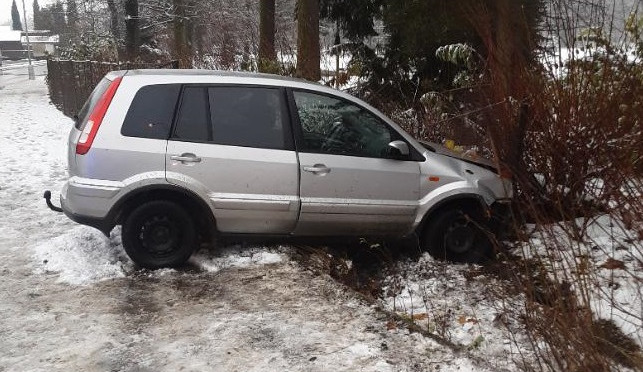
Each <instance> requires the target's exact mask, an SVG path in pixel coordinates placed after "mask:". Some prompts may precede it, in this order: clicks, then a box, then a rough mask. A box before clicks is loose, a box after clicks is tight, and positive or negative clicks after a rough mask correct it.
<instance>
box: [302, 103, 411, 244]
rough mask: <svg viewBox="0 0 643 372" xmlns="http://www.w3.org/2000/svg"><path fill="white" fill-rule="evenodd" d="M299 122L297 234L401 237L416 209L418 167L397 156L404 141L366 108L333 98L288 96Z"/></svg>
mask: <svg viewBox="0 0 643 372" xmlns="http://www.w3.org/2000/svg"><path fill="white" fill-rule="evenodd" d="M292 96H293V100H294V103H295V106H296V112H297V117H298V122H299V125H298V126H296V132H298V136H297V138H298V151H299V162H300V166H301V169H300V173H301V180H300V182H301V184H300V196H301V213H300V216H299V222H298V224H297V228H296V230H295V233H296V234H301V235H317V234H333V235H341V234H349V235H359V234H403V233H406V232H408V231H409V230H410V228H411V226H412V224H413V221H414V218H415V213H416V210H417V202H418V198H419V185H420V166H419V162H418V160H419V159H417V158H414V157H413V156H411V157H409V158H406V159H399V158H398V159H396V158H394V157H392V156H391V155H389V146H388V144H389V143H390V142H391V141H395V140H403V138H402V137H401V136H400V135H399V133H397V132H396V131H395V130H394V129H393V128H391V127H390V126H389V125H388V124H387V123H386V122H384V121H383V120H381V119H380V118H379V117H378V116H376V115H375V114H374V113H372V112H370V111H369V110H366V109H365V108H363V107H361V106H359V105H357V104H355V103H353V102H350V101H348V100H344V99H342V98H339V97H335V96H331V95H326V94H321V93H316V92H310V91H304V90H294V91H293V92H292Z"/></svg>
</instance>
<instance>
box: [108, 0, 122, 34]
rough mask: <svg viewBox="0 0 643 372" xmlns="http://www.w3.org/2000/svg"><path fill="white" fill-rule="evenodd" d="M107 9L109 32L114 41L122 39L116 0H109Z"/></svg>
mask: <svg viewBox="0 0 643 372" xmlns="http://www.w3.org/2000/svg"><path fill="white" fill-rule="evenodd" d="M107 8H108V9H109V30H110V31H111V33H112V36H113V37H114V39H116V40H118V39H119V38H120V32H119V30H118V8H116V3H115V2H114V0H107Z"/></svg>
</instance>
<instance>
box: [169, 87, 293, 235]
mask: <svg viewBox="0 0 643 372" xmlns="http://www.w3.org/2000/svg"><path fill="white" fill-rule="evenodd" d="M288 120H289V119H288V111H287V106H286V95H285V90H284V89H281V88H271V87H257V86H222V85H211V86H205V85H188V86H184V87H183V90H182V98H181V101H180V104H179V109H178V114H177V118H176V120H175V126H174V129H173V131H172V135H171V137H170V140H169V141H168V145H167V153H166V175H167V180H168V182H170V183H174V184H177V185H179V186H182V187H185V188H189V189H192V190H195V189H196V190H195V191H197V192H199V193H200V194H203V193H205V194H206V195H207V198H209V200H210V202H211V203H212V204H213V206H214V210H215V218H216V222H217V229H218V230H219V231H221V232H230V233H264V234H286V233H290V232H292V230H293V229H294V226H295V223H296V221H297V216H298V213H299V196H298V193H299V186H298V177H299V170H298V162H297V154H296V152H295V151H294V144H293V138H292V133H291V130H290V124H289V121H288Z"/></svg>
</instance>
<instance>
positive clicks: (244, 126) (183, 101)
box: [45, 70, 511, 268]
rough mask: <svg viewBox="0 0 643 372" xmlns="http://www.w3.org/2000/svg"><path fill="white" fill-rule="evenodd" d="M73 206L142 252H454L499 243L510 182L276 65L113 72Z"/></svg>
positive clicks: (167, 260) (89, 120)
mask: <svg viewBox="0 0 643 372" xmlns="http://www.w3.org/2000/svg"><path fill="white" fill-rule="evenodd" d="M68 161H69V175H70V178H69V180H68V181H67V182H66V184H65V185H64V187H63V189H62V192H61V195H60V201H61V208H58V207H55V206H53V205H52V203H51V202H50V200H49V198H50V196H51V194H50V193H49V192H46V193H45V195H46V199H47V203H48V205H50V207H51V208H53V209H54V210H62V211H64V212H65V214H66V215H67V216H69V217H70V218H71V219H72V220H74V221H77V222H79V223H82V224H86V225H89V226H93V227H96V228H98V229H99V230H101V231H102V232H103V233H105V234H106V235H109V233H110V231H111V230H112V229H113V228H114V226H116V225H122V241H123V246H124V248H125V250H126V252H127V253H128V254H129V256H130V257H131V258H132V260H133V261H134V262H136V263H137V264H138V265H140V266H142V267H147V268H158V267H168V266H177V265H181V264H182V263H184V262H185V261H186V260H187V259H188V258H189V257H190V255H191V254H192V253H193V252H194V250H195V249H196V248H197V247H199V246H200V244H201V243H204V242H212V241H213V239H214V237H215V236H217V235H228V234H244V235H247V234H255V235H270V236H274V235H279V236H386V237H404V236H409V235H413V234H416V233H417V235H418V236H419V237H420V243H421V246H422V248H424V249H426V250H428V251H430V252H431V253H432V254H433V255H434V256H436V257H439V258H446V259H449V260H454V261H465V262H479V261H481V260H483V259H485V258H488V257H490V256H491V255H492V254H493V248H492V246H491V244H490V243H489V239H487V238H488V236H487V235H488V234H489V233H491V232H492V231H491V230H490V229H488V227H489V226H490V224H491V221H492V219H493V216H494V215H495V214H496V211H497V210H500V209H502V208H499V207H500V206H502V205H503V204H504V203H506V201H507V200H508V198H509V197H510V196H511V195H510V189H511V188H510V186H511V184H510V182H509V181H508V180H507V179H505V178H503V177H501V176H500V175H499V174H498V172H496V171H495V170H494V169H493V167H492V166H490V165H489V164H484V163H476V162H473V161H471V160H467V159H460V158H458V157H457V156H455V155H454V154H452V153H450V152H449V151H448V150H446V149H444V148H441V147H439V146H437V145H432V144H426V143H420V142H418V141H416V140H415V139H414V138H413V137H411V136H410V135H408V134H407V133H405V132H404V131H403V130H402V129H401V128H400V127H398V126H397V125H396V124H395V123H393V122H392V121H391V120H390V119H388V118H387V117H386V116H384V115H383V114H382V113H380V112H379V111H377V110H376V109H374V108H373V107H371V106H369V105H368V104H366V103H364V102H362V101H361V100H359V99H357V98H355V97H352V96H350V95H348V94H346V93H343V92H340V91H337V90H334V89H330V88H328V87H325V86H321V85H318V84H312V83H307V82H304V81H300V80H295V79H289V78H283V77H278V76H272V75H262V74H245V73H228V72H215V71H203V70H201V71H199V70H194V71H190V70H131V71H115V72H111V73H109V74H107V75H106V76H105V78H104V79H103V80H102V81H101V82H100V83H99V84H98V85H97V86H96V88H95V89H94V91H93V93H92V94H91V96H90V97H89V99H88V100H87V102H86V103H85V105H84V107H83V108H82V110H81V112H80V113H79V115H78V119H77V121H76V123H75V126H74V127H73V128H72V129H71V132H70V134H69V156H68Z"/></svg>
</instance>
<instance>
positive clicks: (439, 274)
mask: <svg viewBox="0 0 643 372" xmlns="http://www.w3.org/2000/svg"><path fill="white" fill-rule="evenodd" d="M504 287H505V286H503V285H502V284H500V283H499V282H498V280H497V279H494V278H491V277H487V276H482V275H480V274H479V273H476V267H474V266H469V265H453V264H448V263H444V262H439V261H436V260H434V259H433V258H432V257H431V256H430V255H429V254H424V255H423V256H422V257H420V259H419V260H417V261H411V262H402V263H399V264H398V265H397V267H396V268H395V269H394V270H393V274H392V275H390V276H389V277H387V278H386V280H385V287H384V296H383V297H382V299H381V301H382V303H383V305H384V306H385V307H386V308H387V309H388V310H390V311H393V312H396V313H398V314H402V315H403V316H404V317H407V318H408V319H409V320H412V321H413V322H414V323H415V324H417V325H418V326H420V327H422V328H423V329H425V330H426V331H428V332H430V333H432V334H435V335H438V336H440V337H442V338H444V339H446V340H448V341H450V342H452V343H453V344H455V345H457V346H459V347H462V348H465V349H468V350H470V351H471V352H472V354H473V355H477V356H480V357H484V358H487V359H488V360H489V362H490V364H491V365H492V366H493V367H494V368H497V369H502V368H507V369H513V368H515V365H516V364H520V363H522V362H523V361H525V360H528V355H529V354H530V351H529V350H528V349H527V348H525V347H520V345H524V344H525V343H526V342H527V339H526V335H525V331H524V329H523V327H522V326H521V325H520V324H519V322H518V321H516V320H515V314H516V312H517V310H519V309H520V308H522V307H523V306H524V305H523V304H524V298H523V297H522V296H520V295H516V296H514V297H511V296H509V295H508V294H507V293H506V292H503V291H502V288H504ZM494 290H495V291H494ZM518 312H519V311H518Z"/></svg>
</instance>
